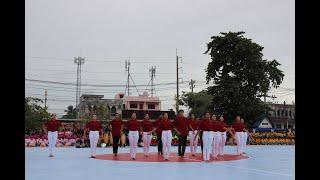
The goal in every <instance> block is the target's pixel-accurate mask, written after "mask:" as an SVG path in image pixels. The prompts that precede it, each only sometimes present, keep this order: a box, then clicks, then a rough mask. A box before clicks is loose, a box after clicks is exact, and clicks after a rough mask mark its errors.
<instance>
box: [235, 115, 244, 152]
mask: <svg viewBox="0 0 320 180" xmlns="http://www.w3.org/2000/svg"><path fill="white" fill-rule="evenodd" d="M232 130H233V131H235V134H234V136H235V139H236V142H237V154H238V155H243V149H242V148H243V140H244V137H243V131H244V130H245V127H244V124H242V123H241V122H240V116H237V117H236V121H235V123H234V124H233V125H232Z"/></svg>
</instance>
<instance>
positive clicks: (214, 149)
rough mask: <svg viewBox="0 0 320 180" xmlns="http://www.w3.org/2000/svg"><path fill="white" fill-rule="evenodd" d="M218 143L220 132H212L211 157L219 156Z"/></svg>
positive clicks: (219, 141)
mask: <svg viewBox="0 0 320 180" xmlns="http://www.w3.org/2000/svg"><path fill="white" fill-rule="evenodd" d="M220 143H221V132H219V131H217V132H215V131H214V132H213V142H212V155H213V157H217V156H218V154H219V149H220Z"/></svg>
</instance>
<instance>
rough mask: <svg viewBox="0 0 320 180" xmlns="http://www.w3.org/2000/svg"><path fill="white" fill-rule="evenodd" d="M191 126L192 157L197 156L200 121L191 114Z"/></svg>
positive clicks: (189, 121) (189, 123) (189, 122)
mask: <svg viewBox="0 0 320 180" xmlns="http://www.w3.org/2000/svg"><path fill="white" fill-rule="evenodd" d="M188 126H189V142H190V151H191V154H192V156H195V153H196V152H197V147H198V139H199V138H198V129H199V121H197V120H196V118H195V116H194V114H191V116H190V119H189V120H188Z"/></svg>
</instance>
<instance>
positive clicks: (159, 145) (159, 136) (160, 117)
mask: <svg viewBox="0 0 320 180" xmlns="http://www.w3.org/2000/svg"><path fill="white" fill-rule="evenodd" d="M162 119H163V115H162V114H161V115H160V116H159V118H158V119H157V120H156V121H155V122H154V127H156V134H157V141H158V154H159V155H162V140H161V132H162V130H161V128H160V127H159V125H160V123H161V121H162Z"/></svg>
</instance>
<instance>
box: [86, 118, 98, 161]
mask: <svg viewBox="0 0 320 180" xmlns="http://www.w3.org/2000/svg"><path fill="white" fill-rule="evenodd" d="M88 130H89V140H90V149H91V158H95V157H96V150H97V144H98V141H99V131H100V135H101V138H102V137H103V128H102V125H101V123H100V122H99V121H98V120H97V115H95V114H94V115H93V116H92V119H91V120H90V121H89V122H88V123H87V124H86V128H85V130H84V136H85V135H86V132H87V131H88Z"/></svg>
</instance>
